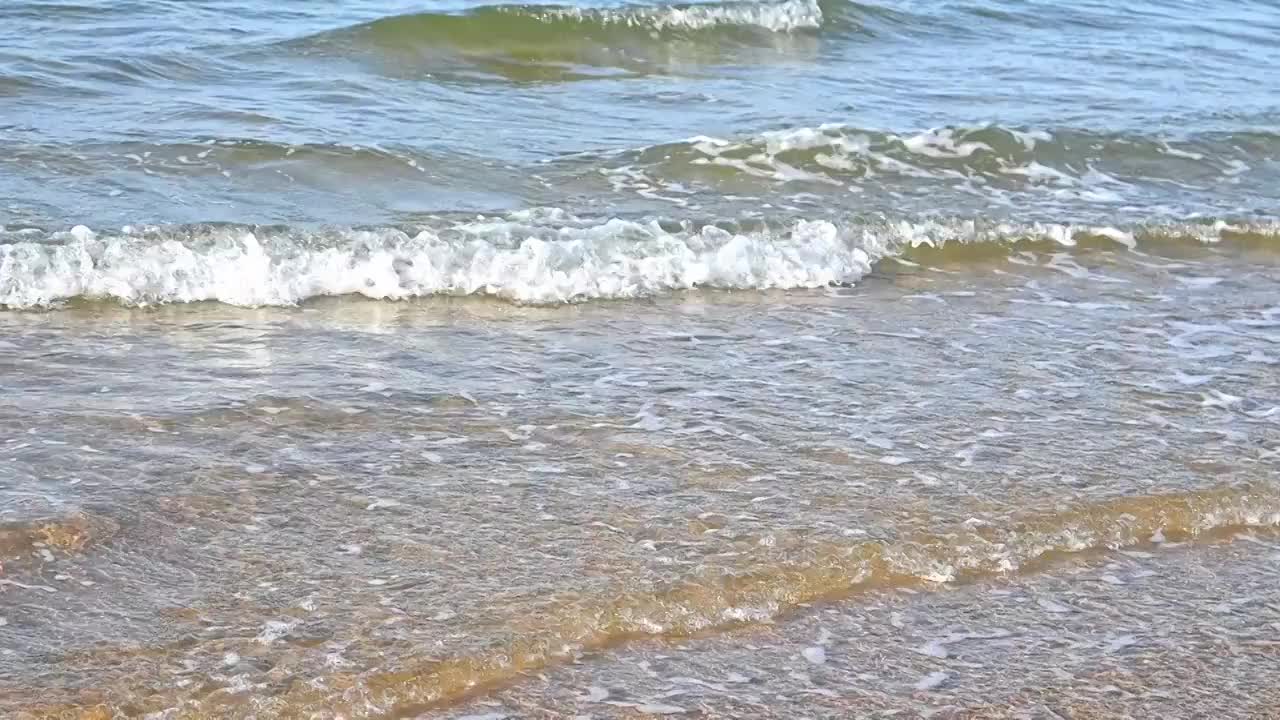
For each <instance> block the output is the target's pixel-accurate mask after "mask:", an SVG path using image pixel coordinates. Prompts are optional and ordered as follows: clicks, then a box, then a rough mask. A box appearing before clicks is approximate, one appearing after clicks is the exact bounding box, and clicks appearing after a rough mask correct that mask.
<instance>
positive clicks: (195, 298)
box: [0, 209, 1280, 308]
mask: <svg viewBox="0 0 1280 720" xmlns="http://www.w3.org/2000/svg"><path fill="white" fill-rule="evenodd" d="M1269 228H1271V226H1260V227H1244V226H1233V225H1227V224H1225V223H1222V224H1218V225H1208V224H1205V225H1186V226H1168V227H1164V228H1160V229H1158V231H1159V232H1160V233H1162V234H1166V235H1176V236H1183V237H1190V238H1198V239H1199V240H1200V241H1202V242H1217V241H1219V240H1220V238H1221V237H1223V236H1225V235H1226V234H1230V233H1237V232H1253V233H1255V234H1256V233H1263V234H1265V233H1267V232H1271V233H1272V234H1277V232H1280V231H1277V230H1276V229H1270V230H1269ZM1143 233H1144V230H1143V229H1141V228H1135V229H1133V230H1121V229H1117V228H1111V227H1090V226H1074V225H1069V224H1053V223H1044V224H1041V223H1032V224H1021V223H984V222H979V221H976V220H926V221H916V222H910V221H906V220H897V221H891V220H882V221H877V222H860V223H851V224H836V223H833V222H831V221H827V220H814V221H809V220H799V221H795V222H793V223H791V224H788V225H785V226H776V227H773V228H769V227H762V228H757V229H753V230H751V231H741V232H730V231H728V230H725V229H722V228H720V227H717V226H714V225H706V226H695V225H690V224H686V225H683V226H680V227H678V228H673V227H666V228H665V229H664V227H663V226H661V225H660V224H659V223H658V222H656V221H629V220H622V219H609V220H603V221H600V222H591V221H586V220H582V219H579V218H576V217H574V216H572V215H570V214H568V213H566V212H563V211H559V210H555V209H541V210H531V211H522V212H520V213H514V214H512V215H509V216H505V217H480V218H476V219H472V220H468V221H465V222H457V223H454V224H451V225H443V226H441V227H437V228H434V229H424V230H421V231H417V232H415V233H408V232H404V231H402V230H399V229H395V228H383V229H375V230H348V231H344V232H338V233H329V234H314V235H307V234H302V233H285V234H279V233H277V234H270V233H263V232H258V233H255V232H254V231H252V230H250V229H248V228H244V227H220V228H158V229H151V230H145V231H144V230H137V229H133V228H125V229H124V230H122V231H120V232H115V233H107V232H94V231H92V230H90V229H88V228H86V227H83V226H77V227H75V228H73V229H71V230H70V231H66V232H60V233H54V234H47V233H35V232H33V231H24V232H16V233H7V234H6V233H4V232H3V229H0V305H3V306H8V307H10V308H39V307H48V306H53V305H57V304H59V303H61V302H63V301H66V300H70V299H74V298H84V299H98V300H113V301H117V302H120V303H123V304H126V305H147V304H156V303H174V302H199V301H218V302H223V303H228V304H234V305H245V306H260V305H292V304H296V303H299V302H303V301H305V300H307V299H309V298H314V297H320V296H327V295H362V296H365V297H369V298H375V299H390V300H398V299H406V298H412V297H421V296H429V295H483V296H492V297H497V298H502V299H506V300H511V301H515V302H521V303H536V304H544V303H561V302H575V301H584V300H592V299H617V298H634V297H643V296H650V295H655V294H661V293H667V292H672V291H680V290H688V289H693V288H714V289H753V290H761V289H775V288H783V289H785V288H815V287H823V286H828V285H847V284H852V283H856V282H857V281H858V280H860V279H861V278H862V277H863V276H864V275H865V274H866V273H867V272H869V271H870V270H871V267H872V265H873V264H874V263H876V262H877V261H879V260H881V259H883V258H885V257H893V256H898V255H900V254H902V253H903V252H906V251H909V250H910V249H911V248H917V247H933V248H942V247H947V246H952V245H968V244H975V243H978V244H983V243H996V244H1010V243H1013V242H1017V241H1020V240H1038V241H1045V242H1050V243H1054V244H1055V245H1057V246H1060V247H1063V248H1064V249H1065V248H1070V247H1072V246H1074V245H1075V244H1076V242H1077V238H1079V237H1080V236H1082V235H1087V236H1090V237H1095V238H1109V239H1111V240H1112V241H1114V242H1115V243H1117V245H1119V246H1123V247H1127V248H1133V247H1134V246H1135V245H1137V244H1140V242H1141V240H1140V238H1141V236H1142V234H1143ZM1135 236H1136V237H1135Z"/></svg>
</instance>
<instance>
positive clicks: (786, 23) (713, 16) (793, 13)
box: [508, 0, 822, 32]
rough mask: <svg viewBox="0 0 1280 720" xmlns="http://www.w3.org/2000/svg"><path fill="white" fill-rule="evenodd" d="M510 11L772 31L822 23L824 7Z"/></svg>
mask: <svg viewBox="0 0 1280 720" xmlns="http://www.w3.org/2000/svg"><path fill="white" fill-rule="evenodd" d="M508 11H509V12H513V13H514V12H519V13H522V14H523V13H529V14H530V15H532V16H533V17H536V18H539V19H545V20H552V19H555V20H563V19H571V20H580V21H589V22H598V23H601V24H604V25H624V26H628V27H642V28H649V29H653V30H668V29H672V30H702V29H706V28H714V27H725V26H743V27H757V28H761V29H764V30H769V31H771V32H793V31H796V30H805V29H816V28H819V27H821V26H822V8H821V7H820V6H819V5H818V2H817V0H782V2H741V3H724V4H696V5H686V6H682V7H675V6H657V7H646V8H618V9H607V10H597V9H583V8H577V7H563V8H562V7H555V8H536V9H532V8H527V7H523V6H515V7H512V8H511V9H510V10H508Z"/></svg>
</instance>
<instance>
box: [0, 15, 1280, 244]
mask: <svg viewBox="0 0 1280 720" xmlns="http://www.w3.org/2000/svg"><path fill="white" fill-rule="evenodd" d="M581 7H583V8H587V15H585V16H584V17H583V18H581V19H580V20H578V21H576V23H575V22H573V21H566V20H565V19H564V18H561V19H559V20H557V19H555V17H553V15H554V11H552V12H551V13H548V12H547V11H546V9H545V8H544V9H542V10H539V9H537V8H525V9H523V10H521V9H519V8H515V9H512V8H508V9H509V10H512V12H499V11H495V10H494V8H486V7H485V6H482V5H478V4H475V3H445V4H441V3H415V2H402V1H400V0H382V1H374V0H365V1H362V2H346V3H341V4H334V3H324V4H317V3H312V2H302V1H300V0H291V1H286V2H278V3H270V4H262V3H252V2H243V1H236V0H204V1H193V2H158V1H133V2H111V1H108V0H86V1H84V2H79V3H65V2H39V3H36V2H27V1H25V0H15V1H14V2H9V3H5V5H4V7H3V8H0V200H2V202H0V225H3V226H6V227H10V228H12V227H18V226H36V227H41V228H46V229H50V230H52V229H66V228H69V227H70V226H72V225H75V224H86V225H89V226H90V227H95V228H96V227H99V226H119V225H122V224H125V223H130V224H138V223H194V222H206V221H220V222H238V223H291V224H308V223H325V224H336V225H342V226H353V225H362V224H383V223H401V222H413V221H417V220H419V219H421V217H422V216H423V215H424V214H429V213H448V212H467V213H474V212H483V213H504V212H509V211H512V210H517V209H520V208H527V207H535V206H536V207H546V206H551V207H561V208H565V209H568V210H571V211H575V212H589V213H598V214H601V215H606V216H607V215H609V214H610V208H611V207H616V208H618V209H619V210H621V211H626V212H630V213H632V214H633V215H646V214H650V215H658V214H661V215H672V214H673V213H674V214H677V215H678V214H679V213H678V212H675V211H677V210H678V209H679V208H673V207H672V204H671V203H668V202H662V201H653V200H649V199H646V198H644V197H643V196H638V195H637V194H636V193H635V192H631V191H628V190H626V189H623V190H621V191H620V190H619V189H618V188H617V187H615V186H614V185H612V184H610V183H608V182H605V181H603V180H602V179H601V173H603V172H609V171H611V170H612V169H614V168H616V167H617V166H619V165H626V166H634V167H638V168H639V169H641V170H644V171H645V172H646V173H647V174H649V175H652V176H653V177H652V182H651V183H650V184H651V185H655V186H657V185H662V184H664V183H668V182H670V183H680V184H682V189H688V190H691V191H692V192H693V194H695V195H696V196H697V198H698V200H699V201H698V202H697V203H696V204H697V205H698V206H699V207H700V208H702V209H704V210H706V211H708V212H709V214H710V215H712V216H715V217H718V218H736V217H739V216H740V215H741V214H742V213H743V212H744V210H743V208H744V206H742V205H735V204H734V203H733V201H732V200H726V199H725V198H724V197H722V196H726V195H728V196H732V195H735V194H736V195H749V196H752V197H753V198H754V199H753V200H752V201H751V203H749V204H748V205H746V206H745V207H754V206H756V205H758V204H759V199H760V198H764V199H765V201H766V202H767V201H769V200H774V201H778V202H782V201H785V199H786V198H789V197H792V196H794V195H796V194H803V193H816V194H818V195H824V192H825V191H827V190H829V189H830V188H828V187H824V185H825V184H824V183H814V182H812V181H811V180H810V181H806V180H804V179H799V180H797V179H794V178H790V179H785V181H781V182H775V183H755V184H753V185H751V186H750V187H747V188H743V187H734V186H733V181H735V180H737V179H741V178H740V177H735V176H734V175H733V173H732V172H728V173H725V174H724V175H725V176H723V177H722V176H716V177H713V178H704V177H702V176H699V175H697V174H696V173H695V174H691V173H690V172H689V171H690V168H689V167H687V166H685V165H683V164H680V163H676V166H674V167H673V166H669V165H668V166H662V167H657V166H656V165H657V163H656V161H655V159H654V158H652V157H650V156H646V157H644V158H641V159H639V161H638V162H633V161H632V159H626V158H624V161H623V162H617V161H615V160H614V154H616V153H623V152H626V151H631V150H636V149H643V148H646V147H663V146H665V144H668V143H679V142H681V141H683V140H685V139H687V138H690V137H694V136H713V137H716V138H720V139H725V140H728V141H731V142H740V141H750V140H751V139H752V138H755V137H757V136H759V134H761V133H764V132H768V131H778V130H795V129H803V128H816V127H819V126H822V125H824V124H839V125H841V126H844V127H847V128H853V129H857V130H866V131H876V132H881V133H896V134H900V135H904V136H907V137H910V136H911V135H913V134H916V133H919V132H921V131H925V130H929V129H931V128H960V129H966V128H967V129H974V128H982V127H985V126H988V125H993V126H996V127H1000V128H1007V129H1010V130H1021V131H1034V132H1041V133H1048V134H1050V135H1051V136H1053V137H1055V138H1057V137H1061V136H1062V134H1063V133H1075V137H1077V141H1076V142H1074V143H1066V142H1065V141H1062V140H1058V141H1057V142H1056V144H1054V145H1052V147H1053V149H1052V150H1051V151H1050V152H1048V153H1047V154H1046V155H1045V156H1044V157H1043V158H1040V157H1037V158H1036V161H1037V162H1040V163H1041V164H1042V165H1046V166H1050V167H1053V168H1055V169H1057V170H1061V171H1063V172H1066V173H1068V174H1069V175H1072V176H1073V177H1086V176H1087V175H1088V166H1089V165H1091V164H1094V165H1096V164H1105V163H1107V162H1110V163H1111V164H1112V165H1113V166H1114V167H1113V168H1112V169H1111V171H1110V172H1109V173H1108V174H1109V175H1111V176H1114V177H1115V178H1116V179H1117V180H1118V181H1120V182H1123V183H1128V184H1129V185H1131V186H1133V185H1142V186H1143V187H1144V192H1141V193H1137V192H1133V193H1128V194H1126V193H1121V195H1122V197H1121V198H1120V199H1119V200H1117V201H1114V202H1112V203H1110V204H1107V205H1104V206H1103V207H1101V208H1099V207H1098V206H1097V203H1093V202H1090V200H1089V198H1088V197H1085V198H1083V199H1077V202H1075V203H1074V204H1073V203H1072V202H1063V199H1062V198H1061V197H1059V198H1056V199H1054V201H1053V202H1052V203H1051V206H1046V204H1045V202H1044V198H1038V197H1032V196H1028V197H1026V198H1021V199H1018V200H1016V201H1015V202H1014V207H1013V208H1012V209H1008V208H1006V210H1005V211H1003V212H1005V213H1006V214H1012V215H1017V214H1019V213H1030V214H1035V213H1041V214H1044V215H1046V216H1049V217H1054V218H1058V219H1064V220H1071V219H1076V218H1078V217H1083V216H1088V217H1090V218H1092V219H1094V220H1099V219H1100V220H1104V221H1105V220H1107V219H1113V220H1114V219H1116V218H1117V217H1118V216H1123V218H1120V219H1124V218H1127V219H1130V220H1133V219H1142V218H1143V217H1144V216H1149V215H1158V216H1165V215H1174V216H1178V215H1183V216H1185V215H1190V214H1196V213H1201V214H1209V215H1215V216H1217V215H1224V214H1226V215H1231V214H1240V213H1244V214H1246V215H1253V216H1257V215H1259V214H1262V215H1265V214H1267V213H1268V212H1270V211H1272V210H1274V208H1275V207H1276V204H1277V200H1278V198H1280V194H1278V192H1277V190H1276V188H1277V187H1280V182H1277V179H1278V177H1280V175H1278V171H1277V164H1276V163H1277V160H1276V156H1277V153H1278V152H1280V137H1278V135H1277V129H1278V128H1280V73H1277V72H1275V68H1277V67H1280V43H1277V42H1276V40H1275V38H1276V37H1278V36H1280V8H1277V6H1276V4H1275V3H1274V2H1215V3H1211V4H1209V5H1205V4H1204V3H1199V2H1140V3H1125V4H1115V3H1102V2H1074V3H1057V2H1029V1H1026V0H995V1H993V0H978V1H972V2H912V1H909V0H887V1H886V2H881V3H852V2H847V1H846V0H824V1H823V2H822V3H821V4H819V3H810V2H807V1H806V0H787V2H784V3H781V4H775V5H767V4H763V3H727V4H723V5H711V6H704V7H702V8H695V9H694V11H693V12H692V13H684V14H681V10H680V9H679V8H677V9H673V8H672V7H668V6H663V5H648V6H645V5H620V4H617V3H613V4H608V5H604V6H599V7H595V8H589V7H587V6H581ZM682 7H683V6H682ZM708 9H709V10H710V12H708ZM699 11H701V13H702V14H701V15H699V14H698V12H699ZM706 18H711V19H710V20H706ZM700 23H701V24H700ZM1164 142H1173V143H1175V147H1181V146H1177V145H1176V144H1177V143H1184V144H1186V147H1184V148H1183V149H1185V150H1187V151H1188V152H1190V153H1191V154H1193V155H1196V156H1201V158H1200V159H1199V160H1191V159H1189V158H1187V157H1183V156H1179V157H1170V156H1169V155H1167V154H1164V153H1162V152H1161V151H1160V150H1159V146H1160V144H1161V143H1164ZM206 143H215V146H214V150H213V152H210V153H207V154H205V155H201V153H202V152H204V151H205V150H207V149H208V147H202V144H206ZM1064 143H1065V144H1064ZM300 150H305V152H299V151H300ZM583 154H585V156H584V155H583ZM977 159H978V160H980V159H981V158H977ZM801 164H802V167H801V168H800V169H801V170H820V168H818V166H816V165H813V163H812V158H805V159H802V160H801ZM1015 164H1016V161H1015ZM975 168H976V169H975ZM954 169H955V170H957V171H958V172H961V173H970V172H976V173H977V174H982V172H983V170H982V168H981V167H980V163H979V165H978V166H975V165H974V164H972V163H969V164H965V163H961V164H960V165H959V166H958V167H957V168H954ZM938 174H939V172H938V169H937V168H930V167H926V168H925V169H924V171H923V173H918V174H917V177H915V178H914V179H910V178H907V179H905V180H904V178H902V177H893V176H889V177H885V176H878V177H877V178H874V179H867V180H866V181H865V182H862V184H863V185H864V186H868V187H870V189H871V194H872V195H873V196H875V197H874V198H873V199H871V200H867V199H866V198H865V197H864V198H861V199H860V198H852V197H849V196H848V194H847V193H835V194H834V196H833V197H832V198H830V199H827V200H825V201H824V202H823V203H822V204H823V205H824V206H825V207H826V212H841V211H845V212H850V211H857V210H868V209H870V210H884V211H889V212H892V211H894V210H903V209H904V207H903V204H902V203H899V202H897V201H895V200H894V191H896V190H899V189H901V188H899V187H898V185H899V184H907V185H911V184H912V183H915V184H917V185H918V184H920V182H919V181H927V180H929V178H928V177H927V176H928V175H938ZM533 176H537V177H533ZM1095 179H1096V178H1095ZM842 184H847V183H843V182H842ZM925 184H926V185H927V184H928V183H927V182H926V183H925ZM942 184H945V183H941V184H940V183H935V185H939V188H935V190H938V192H936V193H933V194H934V195H936V196H935V197H933V198H932V199H931V200H929V201H928V202H912V203H908V204H907V207H906V208H905V210H908V211H911V212H942V213H951V214H956V215H963V216H974V217H978V216H983V215H989V214H990V213H991V210H990V207H989V206H990V205H991V203H989V202H983V200H984V199H986V198H985V196H984V194H983V192H982V188H978V192H977V193H976V194H975V193H973V192H965V193H952V192H943V191H942V190H941V185H942ZM1227 186H1229V187H1227ZM904 192H905V190H904ZM886 193H887V194H886ZM1003 204H1005V205H1007V203H1003Z"/></svg>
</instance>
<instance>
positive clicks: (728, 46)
mask: <svg viewBox="0 0 1280 720" xmlns="http://www.w3.org/2000/svg"><path fill="white" fill-rule="evenodd" d="M841 22H843V21H841ZM826 23H827V14H826V12H825V11H824V9H823V7H822V6H821V5H820V4H819V2H818V0H765V1H762V2H720V3H705V4H679V5H661V4H660V5H648V6H638V5H633V6H621V7H614V8H583V7H575V6H569V5H490V6H482V7H477V8H473V9H471V10H467V11H464V12H459V13H440V12H421V13H414V14H408V15H397V16H392V17H384V18H380V19H377V20H373V21H370V22H366V23H362V24H359V25H353V26H348V27H343V28H336V29H332V30H327V31H324V32H321V33H318V34H314V35H310V36H307V37H304V38H299V39H296V40H292V41H289V42H286V43H282V44H278V45H275V46H273V47H276V48H279V49H284V50H286V51H289V52H294V53H300V54H302V55H306V56H316V55H330V56H337V57H343V58H359V59H361V60H363V61H365V62H366V63H367V64H368V65H370V66H371V67H372V68H373V69H375V70H377V71H378V72H381V73H384V74H388V75H392V76H395V77H401V76H405V75H411V76H418V75H423V74H427V75H429V76H431V77H432V78H433V79H435V80H445V79H448V78H451V77H454V76H455V75H456V76H457V77H458V78H465V79H466V80H467V81H473V80H474V79H475V73H477V72H479V73H482V74H490V75H495V76H498V77H501V78H503V79H505V80H516V81H547V80H555V81H563V80H572V79H582V78H586V77H595V76H596V75H595V74H593V73H590V72H588V73H585V74H584V73H582V72H576V71H574V70H573V69H572V68H574V67H576V68H580V69H583V68H586V69H600V68H605V69H609V70H612V71H622V72H627V73H636V74H646V73H663V72H677V71H681V69H683V68H688V67H690V66H700V65H704V64H708V63H718V62H725V61H732V62H750V61H752V59H753V56H752V53H753V52H760V51H763V52H765V54H766V56H767V57H776V56H777V52H780V51H781V52H792V51H797V52H798V51H808V52H812V51H813V48H814V45H813V40H814V38H813V37H812V35H813V34H814V33H816V32H817V31H819V30H820V29H822V28H824V27H825V25H826ZM597 74H598V73H597Z"/></svg>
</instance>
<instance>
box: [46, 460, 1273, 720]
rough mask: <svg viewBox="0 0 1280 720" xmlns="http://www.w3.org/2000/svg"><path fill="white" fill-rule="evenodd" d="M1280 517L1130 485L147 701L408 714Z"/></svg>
mask: <svg viewBox="0 0 1280 720" xmlns="http://www.w3.org/2000/svg"><path fill="white" fill-rule="evenodd" d="M1277 527H1280V494H1277V489H1276V488H1275V487H1273V486H1271V485H1268V484H1260V485H1258V486H1255V487H1219V488H1212V489H1206V490H1203V491H1199V492H1189V493H1181V494H1163V495H1148V496H1137V497H1127V498H1122V499H1117V500H1114V501H1110V502H1106V503H1100V504H1091V505H1082V506H1079V507H1076V508H1073V509H1066V510H1060V511H1055V512H1047V513H1040V514H1034V513H1028V514H1025V515H1022V516H1017V517H1011V518H1009V519H1008V520H1007V521H1005V522H1002V523H977V524H973V523H966V524H963V525H960V526H957V527H953V528H948V529H943V530H940V531H938V532H936V533H929V534H922V535H916V536H908V537H903V538H900V539H897V540H892V541H866V542H857V543H850V544H841V543H828V544H819V545H815V546H811V547H809V548H808V549H806V550H804V551H803V552H801V553H800V554H798V555H797V556H795V557H793V558H791V559H777V560H760V561H756V562H751V561H746V562H744V564H742V566H741V567H740V568H739V569H738V570H737V571H735V572H733V573H731V574H723V573H716V574H712V573H710V572H704V573H700V574H695V575H693V576H691V577H689V578H687V579H685V580H684V581H682V582H679V583H677V584H673V585H671V586H668V587H666V588H662V589H658V590H622V591H620V592H619V593H617V594H616V595H613V596H612V597H594V598H592V597H585V598H579V599H576V600H570V601H566V602H562V603H560V604H558V605H553V606H549V607H547V608H546V609H545V610H544V611H543V612H540V613H538V614H537V615H535V616H531V617H530V618H529V619H528V620H527V622H525V623H523V624H522V625H521V626H520V627H515V628H511V630H512V631H513V637H515V638H516V639H514V640H512V641H509V642H499V643H497V644H495V645H493V646H492V647H490V648H488V649H481V650H476V651H472V652H469V653H466V654H459V655H454V656H445V657H438V656H430V657H419V658H415V657H407V658H402V659H400V660H399V661H397V662H389V663H388V665H386V666H383V667H380V668H377V669H374V670H371V671H369V672H366V673H360V674H352V673H337V674H333V675H331V676H320V677H316V678H314V679H312V680H310V681H308V682H300V683H293V684H291V685H290V686H289V689H288V690H286V691H284V692H281V693H280V694H278V695H274V696H272V697H264V698H258V699H255V701H254V702H253V703H251V704H243V703H240V704H237V703H235V701H234V698H235V693H237V692H238V691H239V690H238V689H237V688H236V687H234V686H231V687H224V688H219V687H218V686H217V685H212V686H211V687H208V688H202V689H201V690H199V691H197V692H196V693H195V694H189V693H184V691H181V690H173V691H165V692H162V693H155V692H152V691H149V690H148V691H147V692H146V696H147V697H146V699H145V704H146V708H145V710H146V711H148V712H156V713H164V712H165V711H166V710H175V711H176V712H177V713H178V716H180V717H209V716H211V715H216V716H218V717H237V718H238V717H246V718H247V717H256V718H277V717H279V718H284V717H308V716H315V717H334V716H341V717H348V718H385V717H412V716H415V714H417V713H421V712H423V711H425V710H427V709H430V708H433V707H439V706H444V705H449V704H451V703H455V702H457V701H459V700H462V699H465V698H467V697H469V696H471V695H473V694H476V693H479V692H483V691H485V690H487V689H491V688H493V687H495V686H499V685H502V684H504V683H509V682H513V681H515V680H517V679H518V678H519V677H520V676H521V675H522V674H525V673H529V672H536V671H537V670H539V669H541V668H546V667H550V666H554V665H556V664H559V663H563V662H568V661H571V660H572V659H573V658H574V657H576V656H577V654H578V653H580V652H582V651H584V650H595V649H602V648H607V647H610V646H614V645H617V644H619V643H623V642H627V641H629V640H632V639H636V638H646V637H649V638H652V637H662V638H679V637H687V636H690V635H692V634H695V633H706V632H714V631H717V630H722V629H726V628H730V627H734V626H740V625H742V624H746V623H753V622H768V621H771V620H773V619H776V618H778V617H779V616H781V615H785V614H787V613H789V612H794V611H796V610H798V609H799V608H801V607H804V606H806V605H808V604H810V603H814V602H821V601H826V600H835V599H840V598H846V597H848V596H849V595H850V594H852V593H858V592H874V591H877V590H884V589H891V588H900V587H911V586H925V587H928V586H931V585H934V584H939V583H954V582H974V581H980V580H982V579H985V578H992V577H998V576H1003V575H1010V574H1024V573H1029V572H1035V571H1038V570H1040V569H1042V568H1044V567H1046V566H1047V565H1050V564H1052V563H1054V562H1060V561H1061V560H1062V559H1064V558H1066V557H1068V556H1071V555H1073V554H1078V553H1087V552H1105V551H1110V550H1119V549H1123V548H1128V547H1134V546H1141V545H1156V546H1158V545H1160V544H1161V543H1166V542H1179V541H1186V540H1193V539H1196V538H1205V537H1215V536H1218V537H1220V536H1223V535H1225V534H1228V533H1231V532H1235V531H1241V530H1250V529H1252V530H1272V531H1274V530H1275V529H1276V528H1277ZM196 685H198V683H197V684H196ZM194 686H195V685H193V687H194ZM210 689H211V690H212V691H209V690H210ZM241 689H243V688H241ZM98 707H99V708H101V709H102V710H104V711H105V710H107V708H108V707H109V706H108V705H102V706H98ZM135 707H136V706H135ZM75 709H76V708H68V707H45V708H33V714H34V715H35V716H36V717H54V716H60V715H58V713H60V712H63V711H67V710H75ZM61 716H65V715H61ZM77 716H79V715H77Z"/></svg>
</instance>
